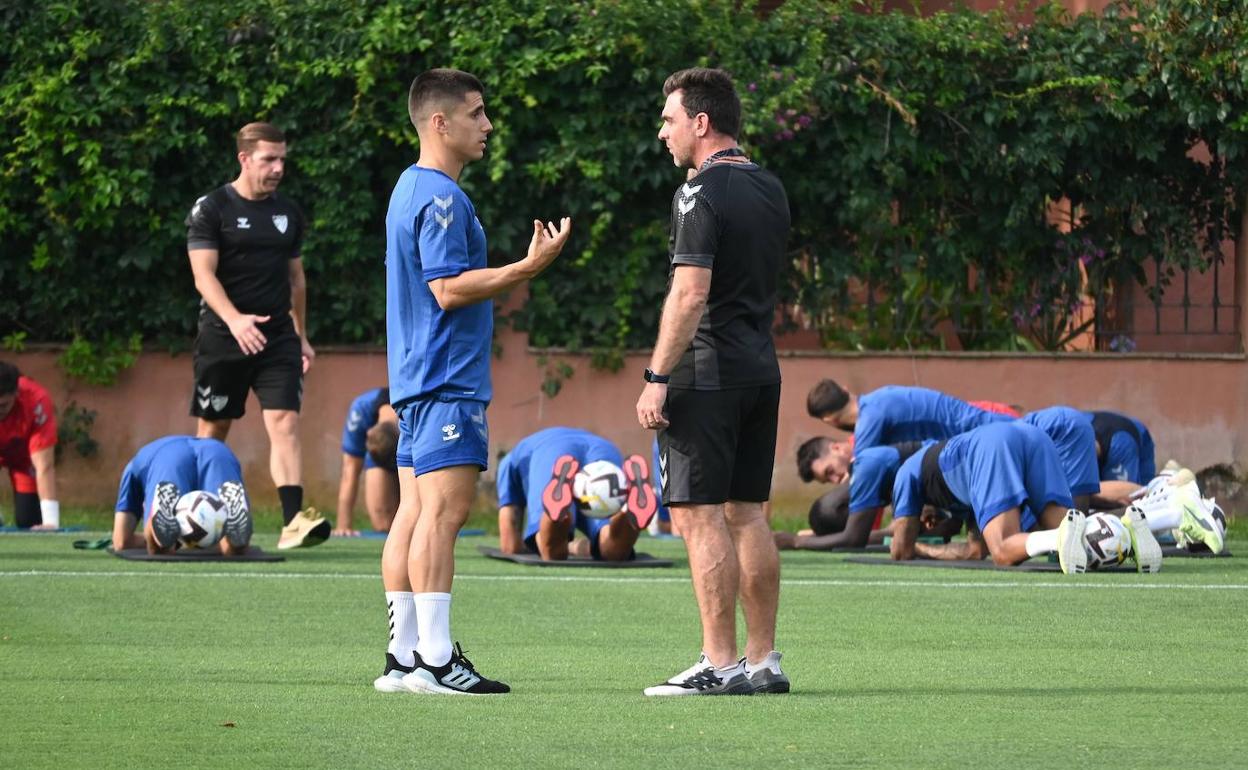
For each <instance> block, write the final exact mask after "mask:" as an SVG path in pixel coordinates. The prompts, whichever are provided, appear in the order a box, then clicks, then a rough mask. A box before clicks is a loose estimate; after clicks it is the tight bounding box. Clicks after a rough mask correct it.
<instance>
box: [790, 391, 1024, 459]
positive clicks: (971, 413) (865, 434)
mask: <svg viewBox="0 0 1248 770" xmlns="http://www.w3.org/2000/svg"><path fill="white" fill-rule="evenodd" d="M806 411H807V412H809V413H810V415H811V416H812V417H815V418H817V419H819V420H822V421H823V422H825V423H827V424H829V425H831V426H833V427H836V428H840V429H841V430H845V431H853V433H854V454H857V453H859V452H861V451H862V450H864V449H867V448H870V447H873V446H883V445H886V444H900V443H902V442H905V441H926V440H928V439H936V440H938V441H939V440H942V439H948V438H953V437H954V436H956V435H958V434H959V433H965V432H966V431H968V430H971V429H972V428H978V427H979V426H981V425H987V424H989V423H993V422H1007V421H1010V420H1013V419H1014V418H1013V417H1011V416H1010V415H1007V414H1000V413H997V412H988V411H985V410H983V409H980V408H979V407H975V406H971V405H970V404H968V403H966V402H965V401H962V400H961V399H957V398H954V397H953V396H949V395H946V394H944V393H941V392H939V391H935V390H931V389H929V388H914V387H906V386H902V385H888V386H885V387H883V388H878V389H876V390H873V391H871V392H870V393H864V394H863V395H861V396H859V395H857V394H854V393H850V392H849V391H847V390H845V389H844V388H842V387H841V386H840V385H838V384H836V382H834V381H832V380H822V381H820V382H819V383H818V384H817V385H815V387H814V388H812V389H811V391H810V394H809V395H808V396H807V398H806Z"/></svg>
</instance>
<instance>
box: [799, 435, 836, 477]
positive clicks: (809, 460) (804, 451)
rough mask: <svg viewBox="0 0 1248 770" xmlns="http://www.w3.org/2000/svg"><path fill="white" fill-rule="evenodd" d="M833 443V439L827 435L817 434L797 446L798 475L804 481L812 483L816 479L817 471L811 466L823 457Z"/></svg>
mask: <svg viewBox="0 0 1248 770" xmlns="http://www.w3.org/2000/svg"><path fill="white" fill-rule="evenodd" d="M831 444H832V439H830V438H828V437H827V436H815V437H814V438H812V439H810V440H809V441H807V442H806V443H804V444H802V445H801V446H799V447H798V448H797V475H798V476H801V478H802V481H804V482H806V483H810V482H812V481H814V480H815V471H814V469H813V468H811V466H812V465H814V463H815V460H818V459H819V458H820V457H823V453H824V452H826V451H827V450H828V446H829V445H831Z"/></svg>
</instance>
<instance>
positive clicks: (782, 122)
mask: <svg viewBox="0 0 1248 770" xmlns="http://www.w3.org/2000/svg"><path fill="white" fill-rule="evenodd" d="M776 125H777V126H787V125H788V121H786V120H785V119H784V116H783V115H781V114H780V113H778V112H777V113H776Z"/></svg>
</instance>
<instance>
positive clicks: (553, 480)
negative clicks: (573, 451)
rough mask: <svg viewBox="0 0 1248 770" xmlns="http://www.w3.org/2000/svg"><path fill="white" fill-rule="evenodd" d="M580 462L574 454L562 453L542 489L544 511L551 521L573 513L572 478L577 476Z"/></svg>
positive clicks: (559, 519)
mask: <svg viewBox="0 0 1248 770" xmlns="http://www.w3.org/2000/svg"><path fill="white" fill-rule="evenodd" d="M580 467H581V465H580V463H578V462H577V461H576V458H575V457H573V456H572V455H561V456H560V457H559V459H558V460H555V467H554V468H553V469H551V472H550V481H548V482H546V488H545V489H543V490H542V513H544V514H546V515H547V516H549V517H550V520H551V521H561V520H563V519H564V518H565V517H568V516H571V515H572V505H573V499H572V478H573V477H574V476H576V472H577V470H579V469H580Z"/></svg>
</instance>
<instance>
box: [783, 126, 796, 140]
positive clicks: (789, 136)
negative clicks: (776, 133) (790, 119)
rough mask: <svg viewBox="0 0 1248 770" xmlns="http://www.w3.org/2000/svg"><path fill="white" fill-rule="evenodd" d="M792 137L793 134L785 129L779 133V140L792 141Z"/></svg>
mask: <svg viewBox="0 0 1248 770" xmlns="http://www.w3.org/2000/svg"><path fill="white" fill-rule="evenodd" d="M793 136H794V134H793V132H792V131H791V130H789V129H787V128H786V129H784V130H783V131H781V132H780V138H782V139H784V140H785V141H788V140H790V139H792V138H793Z"/></svg>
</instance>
